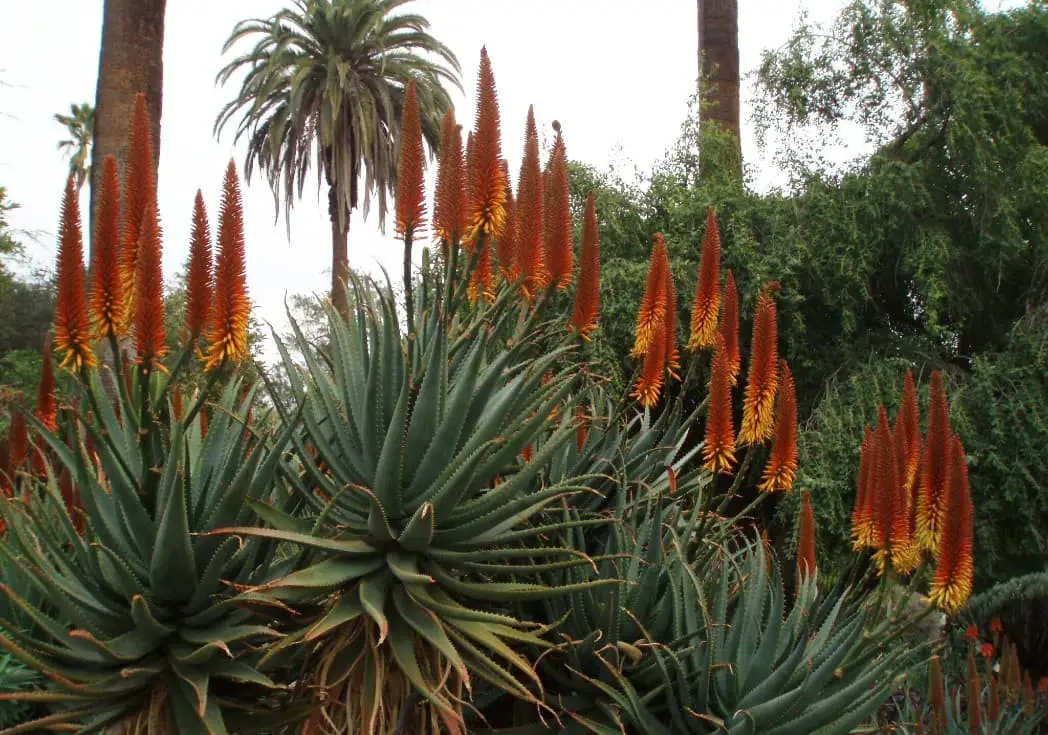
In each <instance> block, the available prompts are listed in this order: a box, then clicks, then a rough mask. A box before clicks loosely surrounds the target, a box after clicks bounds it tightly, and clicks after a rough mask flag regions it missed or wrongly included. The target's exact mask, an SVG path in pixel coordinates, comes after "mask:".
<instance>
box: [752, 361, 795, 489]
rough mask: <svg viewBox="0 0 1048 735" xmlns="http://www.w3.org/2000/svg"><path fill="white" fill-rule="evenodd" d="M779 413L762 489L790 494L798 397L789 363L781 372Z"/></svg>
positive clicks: (782, 365) (793, 467)
mask: <svg viewBox="0 0 1048 735" xmlns="http://www.w3.org/2000/svg"><path fill="white" fill-rule="evenodd" d="M779 374H780V376H781V377H780V386H779V390H778V414H777V416H776V420H775V435H774V436H775V438H774V442H773V444H772V451H771V457H769V459H768V464H767V466H766V467H765V468H764V478H763V481H762V482H761V484H760V486H759V487H760V489H761V490H762V491H764V492H787V491H789V490H791V489H793V482H794V480H795V478H796V476H797V456H798V455H797V396H796V393H795V391H794V385H793V374H792V373H791V372H790V367H789V365H788V364H787V363H786V361H785V360H782V361H781V367H780V369H779Z"/></svg>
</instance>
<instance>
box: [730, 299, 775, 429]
mask: <svg viewBox="0 0 1048 735" xmlns="http://www.w3.org/2000/svg"><path fill="white" fill-rule="evenodd" d="M775 311H776V310H775V301H774V300H773V299H772V297H771V295H770V294H769V293H768V292H767V291H765V293H762V294H761V295H760V297H759V298H758V299H757V314H756V318H755V319H754V322H753V344H752V345H751V347H750V372H749V376H748V380H747V383H746V398H745V402H744V403H743V406H742V428H741V430H740V431H739V443H740V444H743V445H747V444H750V445H754V444H763V443H764V442H766V441H767V440H768V439H770V438H771V437H772V433H773V430H774V413H775V412H774V408H775V393H776V391H777V390H778V389H779V346H778V343H779V330H778V325H777V324H776V315H775Z"/></svg>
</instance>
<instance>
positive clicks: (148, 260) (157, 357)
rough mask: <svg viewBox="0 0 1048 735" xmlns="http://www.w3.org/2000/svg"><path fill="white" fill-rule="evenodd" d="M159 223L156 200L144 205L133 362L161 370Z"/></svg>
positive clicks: (163, 340)
mask: <svg viewBox="0 0 1048 735" xmlns="http://www.w3.org/2000/svg"><path fill="white" fill-rule="evenodd" d="M160 262H161V245H160V222H159V220H158V219H157V212H156V200H154V201H152V202H150V203H149V204H147V205H146V213H145V216H144V217H143V218H142V228H141V229H140V230H139V248H138V272H137V273H136V274H135V282H134V283H135V299H134V303H135V314H134V325H135V353H136V354H135V362H136V363H137V364H139V365H142V366H144V367H146V368H156V367H160V365H161V361H162V360H163V359H164V355H166V354H167V350H168V348H167V339H166V337H167V335H166V333H165V331H164V279H163V276H162V274H161V271H160Z"/></svg>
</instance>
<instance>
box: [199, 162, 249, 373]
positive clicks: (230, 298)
mask: <svg viewBox="0 0 1048 735" xmlns="http://www.w3.org/2000/svg"><path fill="white" fill-rule="evenodd" d="M246 271H247V265H246V263H245V254H244V214H243V210H242V209H241V204H240V183H239V181H238V179H237V170H236V165H235V164H234V163H233V161H230V162H229V166H228V167H227V168H226V177H225V181H224V183H223V186H222V203H221V205H220V209H219V225H218V253H217V255H216V257H215V299H214V303H213V304H212V306H211V321H210V326H209V331H208V353H207V362H206V365H205V367H206V369H207V370H214V369H215V368H218V367H219V366H221V365H222V364H223V363H225V362H227V361H228V362H238V361H240V360H243V359H245V358H247V356H248V344H247V329H248V320H249V318H250V317H251V302H250V300H249V299H248V295H247V273H246Z"/></svg>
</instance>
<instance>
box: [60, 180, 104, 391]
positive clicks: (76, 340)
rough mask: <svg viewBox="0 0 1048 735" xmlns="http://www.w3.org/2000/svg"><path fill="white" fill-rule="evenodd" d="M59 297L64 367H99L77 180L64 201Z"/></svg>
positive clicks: (68, 181) (62, 361) (68, 190)
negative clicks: (89, 310)
mask: <svg viewBox="0 0 1048 735" xmlns="http://www.w3.org/2000/svg"><path fill="white" fill-rule="evenodd" d="M57 271H58V296H57V298H56V300H55V347H56V348H57V349H58V352H59V354H60V355H61V356H62V358H61V365H62V367H65V368H70V369H72V370H80V369H81V368H89V367H92V366H94V365H95V362H96V360H95V353H94V351H93V350H92V349H91V326H90V323H89V321H88V315H87V293H86V286H85V283H84V280H85V276H84V244H83V239H82V236H81V232H80V206H79V204H78V203H77V193H76V186H75V185H74V182H73V177H72V176H70V177H69V179H68V180H67V181H66V188H65V198H64V199H63V200H62V224H61V235H60V236H59V241H58V265H57Z"/></svg>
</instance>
